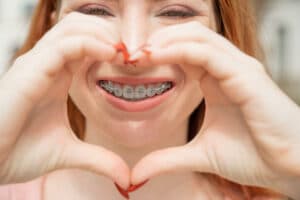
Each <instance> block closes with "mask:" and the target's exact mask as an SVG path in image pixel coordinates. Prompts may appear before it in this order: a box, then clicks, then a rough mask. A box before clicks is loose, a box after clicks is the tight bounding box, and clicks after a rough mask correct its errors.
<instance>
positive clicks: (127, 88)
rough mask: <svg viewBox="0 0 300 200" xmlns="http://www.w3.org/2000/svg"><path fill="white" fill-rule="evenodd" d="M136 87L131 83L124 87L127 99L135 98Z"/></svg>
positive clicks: (124, 95)
mask: <svg viewBox="0 0 300 200" xmlns="http://www.w3.org/2000/svg"><path fill="white" fill-rule="evenodd" d="M134 93H135V92H134V89H133V87H131V86H129V85H125V86H124V87H123V97H124V98H126V99H133V98H134Z"/></svg>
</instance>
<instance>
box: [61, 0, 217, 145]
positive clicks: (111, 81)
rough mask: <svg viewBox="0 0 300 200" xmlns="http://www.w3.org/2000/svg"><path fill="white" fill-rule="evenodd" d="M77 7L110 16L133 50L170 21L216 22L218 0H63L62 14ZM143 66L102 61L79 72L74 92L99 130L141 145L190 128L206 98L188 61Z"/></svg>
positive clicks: (163, 140)
mask: <svg viewBox="0 0 300 200" xmlns="http://www.w3.org/2000/svg"><path fill="white" fill-rule="evenodd" d="M72 11H80V12H83V13H85V14H91V13H92V14H91V15H96V16H97V17H99V20H100V19H101V20H105V21H106V22H107V23H106V24H108V25H109V26H110V27H111V29H112V30H114V32H115V34H116V37H118V38H119V39H120V40H122V41H123V42H124V43H125V44H126V46H127V48H128V50H129V52H130V53H132V52H134V51H135V50H136V49H138V48H139V47H141V46H142V45H144V44H145V43H146V42H147V39H148V38H149V36H151V34H153V33H154V32H156V31H158V30H160V29H163V28H165V27H167V26H172V25H176V24H180V23H186V22H190V21H199V22H201V23H202V24H204V25H205V26H208V27H210V28H212V29H215V27H216V25H215V16H214V9H213V2H212V0H63V1H62V4H61V9H60V13H59V18H60V19H61V18H62V17H63V16H65V15H66V14H68V13H69V12H72ZM78 23H80V22H78ZM165 37H168V36H167V35H166V36H165ZM116 41H117V40H116ZM116 60H118V59H116ZM143 65H144V66H143V67H139V65H137V67H133V66H126V65H124V64H122V62H117V61H116V62H111V63H108V62H97V63H93V64H90V66H89V67H84V68H83V67H82V69H81V68H80V69H79V71H78V73H76V75H75V77H74V79H73V82H72V86H71V89H70V95H71V97H72V99H73V101H74V102H75V104H76V105H77V106H78V108H79V109H80V111H81V112H82V113H83V115H84V116H85V117H86V120H87V126H90V125H91V124H93V125H92V126H93V127H97V130H98V131H97V132H96V133H93V134H105V135H107V136H110V138H112V139H113V140H114V141H115V142H118V143H120V144H123V145H125V146H129V147H140V146H145V145H150V144H153V143H160V142H161V143H162V144H163V143H164V144H165V143H166V141H169V140H171V139H174V138H176V137H177V136H178V137H179V134H181V135H182V133H183V131H184V132H185V133H186V131H187V129H186V128H187V124H188V118H189V116H190V114H191V113H192V112H193V111H194V109H195V108H196V107H197V106H198V105H199V103H200V102H201V101H202V99H203V95H202V93H201V89H200V87H199V82H198V81H197V80H195V79H193V78H192V77H191V76H190V75H189V74H188V73H186V72H185V70H183V69H184V67H185V66H180V65H175V64H172V63H170V64H165V65H159V66H151V65H150V64H147V63H144V64H143ZM109 90H111V91H113V92H112V93H109ZM160 92H162V94H159V93H160ZM117 96H119V97H117Z"/></svg>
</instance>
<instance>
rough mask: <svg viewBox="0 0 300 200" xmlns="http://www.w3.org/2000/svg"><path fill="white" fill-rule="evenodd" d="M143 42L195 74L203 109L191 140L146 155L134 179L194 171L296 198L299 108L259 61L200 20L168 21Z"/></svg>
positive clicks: (159, 57)
mask: <svg viewBox="0 0 300 200" xmlns="http://www.w3.org/2000/svg"><path fill="white" fill-rule="evenodd" d="M166 35H168V37H165V36H166ZM148 44H149V45H150V47H149V48H148V49H147V51H146V52H148V56H149V59H150V60H151V61H152V63H153V64H154V65H155V64H181V65H183V66H186V67H185V68H184V70H185V71H186V72H187V73H188V74H190V75H193V76H194V77H195V78H197V79H198V80H199V84H200V87H201V89H202V93H203V95H204V98H205V103H206V113H205V119H204V122H203V126H202V128H201V130H200V131H199V133H198V135H197V136H196V137H195V138H194V139H193V140H192V141H191V142H190V143H188V144H186V145H185V146H182V147H174V148H168V149H164V150H159V151H156V152H153V153H150V154H149V155H147V156H146V157H144V158H143V159H142V160H141V161H140V162H139V163H138V164H137V165H136V166H135V167H134V169H133V171H132V177H131V178H132V179H131V180H132V183H133V184H136V183H139V182H142V181H143V180H146V179H150V178H151V177H154V176H157V175H159V174H162V173H167V172H174V171H177V170H192V171H198V172H208V173H214V174H217V175H219V176H222V177H225V178H227V179H229V180H231V181H235V182H238V183H240V184H244V185H253V186H261V187H266V188H269V189H273V190H276V191H278V192H282V193H284V194H286V195H290V196H291V197H295V198H297V199H299V198H300V192H299V190H298V189H297V188H299V187H300V157H299V155H300V148H299V147H300V109H299V107H298V106H297V105H296V104H295V103H294V102H293V101H291V100H290V99H289V98H288V97H287V96H286V95H285V94H284V93H283V92H282V91H281V90H280V89H279V88H278V87H277V86H276V84H275V83H274V82H273V81H272V80H271V78H270V77H269V76H268V74H267V73H266V71H265V70H264V68H263V66H262V64H261V63H259V62H258V61H257V60H255V59H254V58H252V57H250V56H248V55H246V54H244V53H243V52H241V51H240V50H239V49H238V48H236V47H235V46H234V45H233V44H231V43H230V42H229V41H227V40H226V39H225V38H223V37H222V36H220V35H218V34H217V33H215V32H213V31H212V30H210V29H208V28H206V27H205V26H203V25H201V23H198V22H190V23H186V24H180V25H174V26H169V27H167V28H165V29H163V30H160V31H158V32H156V33H155V34H153V35H152V36H151V37H150V39H149V41H148ZM149 51H150V52H151V54H150V53H149ZM133 57H134V58H133V59H136V58H137V57H139V56H133ZM140 58H141V57H140ZM203 71H204V73H201V72H203ZM201 74H202V75H201Z"/></svg>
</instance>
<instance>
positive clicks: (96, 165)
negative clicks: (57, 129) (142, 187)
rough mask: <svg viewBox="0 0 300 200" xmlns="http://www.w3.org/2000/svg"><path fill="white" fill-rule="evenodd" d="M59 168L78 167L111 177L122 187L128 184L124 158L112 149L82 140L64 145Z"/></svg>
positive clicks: (128, 171)
mask: <svg viewBox="0 0 300 200" xmlns="http://www.w3.org/2000/svg"><path fill="white" fill-rule="evenodd" d="M60 161H61V162H60V163H59V164H58V165H59V168H79V169H82V170H87V171H90V172H93V173H96V174H101V175H104V176H106V177H108V178H110V179H112V180H113V181H114V182H115V183H117V184H118V185H120V186H121V187H122V188H128V187H129V185H130V182H129V181H130V178H129V177H130V170H129V167H128V166H127V164H126V163H125V162H124V160H123V159H122V158H121V157H119V156H118V155H117V154H115V153H114V152H112V151H109V150H107V149H105V148H102V147H99V146H95V145H91V144H88V143H85V142H82V141H80V140H79V141H77V140H76V141H74V142H73V141H72V142H71V144H68V146H66V147H65V149H64V152H63V153H62V158H61V159H60Z"/></svg>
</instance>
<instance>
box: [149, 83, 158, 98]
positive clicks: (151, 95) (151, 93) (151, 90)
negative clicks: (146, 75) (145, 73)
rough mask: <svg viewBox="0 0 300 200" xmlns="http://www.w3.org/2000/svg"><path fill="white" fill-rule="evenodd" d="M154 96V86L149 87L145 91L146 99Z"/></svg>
mask: <svg viewBox="0 0 300 200" xmlns="http://www.w3.org/2000/svg"><path fill="white" fill-rule="evenodd" d="M155 94H156V90H155V86H154V85H149V87H148V89H147V97H153V96H154V95H155Z"/></svg>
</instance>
